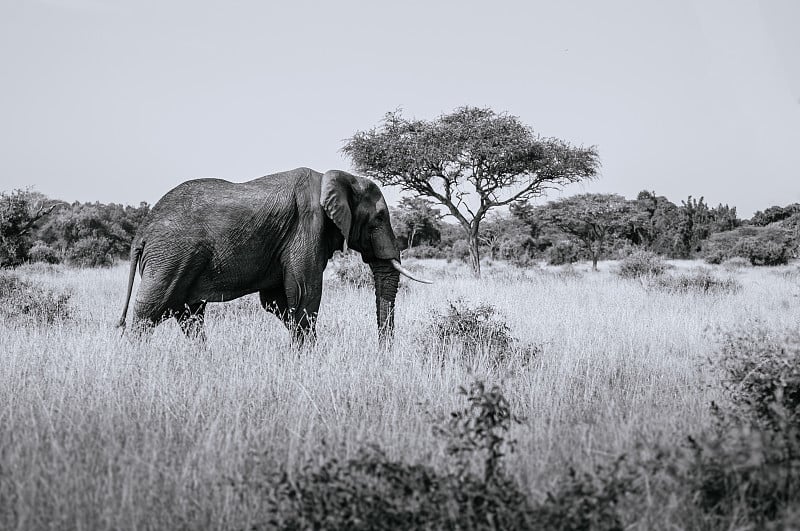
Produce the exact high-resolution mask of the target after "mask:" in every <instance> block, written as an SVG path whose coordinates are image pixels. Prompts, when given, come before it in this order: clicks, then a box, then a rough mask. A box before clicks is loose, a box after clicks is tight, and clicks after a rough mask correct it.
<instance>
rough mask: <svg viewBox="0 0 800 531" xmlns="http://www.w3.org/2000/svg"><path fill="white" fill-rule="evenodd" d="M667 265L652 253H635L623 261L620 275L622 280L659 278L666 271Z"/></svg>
mask: <svg viewBox="0 0 800 531" xmlns="http://www.w3.org/2000/svg"><path fill="white" fill-rule="evenodd" d="M666 269H667V264H666V263H664V260H663V259H662V258H661V257H660V256H659V255H657V254H655V253H652V252H650V251H634V252H633V253H631V254H630V255H628V256H627V257H626V258H625V259H623V260H622V262H621V263H620V266H619V275H620V276H621V277H622V278H642V277H657V276H660V275H662V274H663V273H664V271H666Z"/></svg>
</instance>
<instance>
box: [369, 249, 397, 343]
mask: <svg viewBox="0 0 800 531" xmlns="http://www.w3.org/2000/svg"><path fill="white" fill-rule="evenodd" d="M370 268H372V274H373V276H374V279H375V307H376V312H377V317H378V340H379V341H380V342H381V343H385V342H386V341H387V340H391V339H392V334H393V333H394V300H395V298H396V297H397V284H398V282H399V280H400V273H399V272H397V270H395V268H394V267H392V263H391V262H390V261H389V260H378V261H376V262H373V263H371V264H370Z"/></svg>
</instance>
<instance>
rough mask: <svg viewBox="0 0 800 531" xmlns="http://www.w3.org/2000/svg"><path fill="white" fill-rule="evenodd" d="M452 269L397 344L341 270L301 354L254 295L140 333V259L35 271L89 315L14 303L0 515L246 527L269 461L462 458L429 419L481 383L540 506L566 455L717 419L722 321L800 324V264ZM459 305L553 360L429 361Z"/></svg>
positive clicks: (34, 524) (3, 367)
mask: <svg viewBox="0 0 800 531" xmlns="http://www.w3.org/2000/svg"><path fill="white" fill-rule="evenodd" d="M424 265H425V267H426V268H428V269H429V270H435V269H436V268H438V267H440V266H442V264H439V263H436V262H428V263H425V264H424ZM412 267H413V266H412ZM447 267H450V268H451V271H450V272H447V273H444V274H441V275H436V276H437V283H436V284H434V285H432V286H422V285H416V284H409V285H408V286H406V287H405V288H404V289H401V290H400V292H399V294H398V301H397V311H398V315H397V319H396V321H397V330H396V337H395V341H394V344H393V346H392V347H391V348H390V349H386V350H382V349H379V348H378V346H377V338H376V335H377V334H376V330H375V324H374V295H373V294H372V293H370V291H369V290H363V289H358V288H355V287H352V286H348V285H344V284H341V283H336V282H331V283H330V284H329V285H327V287H326V291H325V294H324V296H323V302H322V309H321V315H320V318H319V322H318V327H317V328H318V334H319V339H318V341H317V342H316V344H314V345H310V346H306V347H304V348H303V349H302V350H301V351H299V352H298V351H295V350H292V349H291V348H290V344H289V336H288V333H287V332H286V330H285V329H284V328H283V326H282V325H281V324H280V322H279V321H278V320H277V319H275V318H274V317H273V316H272V315H271V314H268V313H266V312H264V311H263V310H262V309H261V308H260V307H259V306H258V303H257V299H256V298H253V297H252V296H251V297H247V298H244V299H240V300H237V301H233V302H231V303H227V304H218V305H210V306H209V309H208V312H207V323H208V338H209V339H208V342H207V344H206V345H205V346H202V345H199V344H198V343H195V342H192V341H189V340H187V339H185V338H184V337H183V335H182V334H181V333H180V331H179V329H178V327H177V325H176V324H175V323H174V322H169V323H166V324H165V325H162V326H161V327H159V328H158V329H157V331H156V333H155V334H154V335H153V337H152V338H150V339H149V340H148V341H145V342H142V343H133V342H131V341H129V340H128V339H127V338H124V337H120V336H119V331H118V330H117V329H115V328H114V323H115V322H116V320H117V319H118V317H119V312H120V310H121V306H122V297H123V294H124V288H125V280H126V275H127V265H119V266H116V267H114V268H111V269H105V270H77V269H66V268H61V267H54V268H40V269H28V270H26V269H24V268H23V269H22V270H20V271H19V272H18V274H19V275H21V276H22V277H23V278H25V279H26V280H28V281H31V282H34V283H37V284H39V285H41V286H43V287H46V288H50V289H53V290H64V291H68V292H69V293H70V294H71V298H70V303H71V319H69V320H66V321H63V322H59V323H57V324H55V325H52V326H32V325H29V324H24V323H20V322H18V321H14V320H11V319H9V318H6V317H3V316H2V314H0V528H11V529H13V528H20V529H27V528H61V529H67V528H72V529H134V528H137V529H138V528H170V529H176V528H193V529H198V528H233V529H243V528H248V527H249V526H250V525H251V524H253V523H254V522H255V521H256V520H257V515H258V507H257V504H256V503H254V500H253V499H251V498H248V497H247V496H246V495H242V493H241V491H240V489H237V488H236V485H237V484H241V481H242V478H246V477H247V476H248V474H250V473H251V471H252V470H253V469H254V467H256V466H262V465H264V464H266V465H270V464H274V465H276V466H283V467H285V469H286V470H287V471H288V473H289V474H292V473H299V471H300V469H301V467H302V466H304V464H306V463H308V462H309V460H313V459H322V458H323V456H324V455H329V456H335V457H337V458H339V459H349V458H355V457H357V456H358V455H359V454H360V452H361V451H362V449H363V448H364V446H365V445H367V444H376V445H378V446H380V448H382V451H383V452H385V453H386V455H387V458H389V459H393V460H402V461H404V462H410V463H418V464H421V465H425V466H430V467H434V468H437V467H446V466H447V459H448V458H447V448H446V445H445V444H444V443H443V442H442V440H441V438H439V437H437V436H436V435H435V434H434V432H433V430H432V428H431V421H430V419H431V418H436V417H441V416H446V415H447V414H448V413H449V412H451V411H455V410H458V409H460V408H462V407H463V403H462V401H461V400H462V399H461V397H460V396H459V395H458V393H457V390H458V388H459V386H462V385H466V384H468V383H469V382H470V381H472V380H474V379H475V378H476V377H479V378H481V379H484V380H485V381H486V382H487V385H490V384H502V387H503V389H504V392H505V396H506V398H507V399H508V401H509V404H510V406H511V407H512V408H513V411H514V412H515V413H516V414H517V415H519V416H520V417H522V418H524V419H525V420H524V422H523V423H522V424H518V425H517V424H515V425H514V426H512V427H511V432H510V434H509V437H510V438H512V439H515V440H516V441H517V446H516V452H515V453H513V454H511V455H507V456H506V457H505V459H506V467H507V470H508V471H509V473H510V474H511V475H512V476H513V478H514V479H515V481H517V482H518V483H519V484H520V485H521V486H522V488H523V489H524V490H525V492H526V493H527V494H528V495H529V496H530V497H531V498H532V499H544V498H545V497H546V494H547V493H548V492H552V491H553V489H554V488H555V487H556V486H557V485H558V484H559V482H560V481H561V480H562V478H563V477H564V475H565V474H566V472H567V470H568V469H569V467H572V468H574V469H575V470H577V471H578V472H583V471H591V470H594V469H595V467H597V466H602V465H605V464H607V463H608V460H609V459H610V458H614V457H615V456H618V455H621V454H624V453H630V452H636V451H637V448H640V447H641V445H643V444H644V445H647V444H650V443H655V442H658V443H660V444H670V443H671V442H674V443H675V444H678V443H679V442H681V441H682V440H684V439H685V435H686V434H687V433H693V432H697V431H698V430H702V429H704V428H705V427H706V426H707V425H709V424H710V423H711V422H712V418H711V413H710V410H709V404H710V403H711V402H712V400H715V399H717V397H718V394H719V392H720V391H719V386H718V385H716V383H715V376H714V374H712V371H710V370H709V369H708V368H707V367H708V364H707V363H705V361H706V360H707V358H708V356H709V355H711V354H713V353H714V352H715V351H716V349H717V347H718V344H717V343H718V339H719V338H718V334H717V331H718V330H728V329H735V328H737V327H741V326H744V325H745V324H746V323H752V322H758V323H759V326H760V327H762V328H766V329H772V330H781V329H784V328H786V327H790V326H796V323H797V322H800V304H799V303H798V300H799V299H798V297H799V296H800V287H798V284H797V282H796V281H795V280H794V277H792V276H791V275H779V274H774V273H773V272H769V271H762V270H756V269H746V270H742V271H739V272H735V273H734V275H735V276H736V278H737V279H738V280H739V281H740V283H741V289H739V290H737V291H735V292H719V293H705V292H673V291H661V290H650V289H647V287H646V286H644V285H643V284H642V283H640V282H636V281H631V280H626V279H622V278H620V277H619V276H618V275H616V274H614V272H613V271H612V270H611V268H613V265H611V266H607V270H606V271H602V272H600V273H596V274H595V273H584V272H580V271H579V272H578V273H576V274H570V275H563V274H559V273H557V272H554V271H551V270H548V269H546V268H542V269H537V270H532V271H528V272H519V271H516V272H514V271H513V270H506V269H505V268H501V267H498V268H495V269H494V270H492V269H491V268H490V270H489V271H488V272H487V273H486V275H485V277H486V278H484V279H483V280H481V281H476V280H473V279H471V278H470V277H469V275H467V274H465V272H464V271H462V270H456V269H454V268H453V266H452V265H451V266H447ZM729 274H730V273H727V272H726V275H729ZM459 297H460V298H462V299H464V300H465V301H467V302H470V301H471V302H475V303H477V302H483V303H488V304H491V305H492V306H494V307H495V308H497V309H498V310H499V311H500V312H502V315H503V316H504V318H505V319H506V323H507V324H508V326H509V329H510V331H511V334H512V335H513V336H514V337H515V338H517V339H518V340H519V341H520V342H523V343H526V344H534V345H537V346H538V347H539V348H538V350H537V355H536V357H535V359H534V360H533V361H532V362H531V363H528V364H512V365H495V364H486V365H485V366H480V365H478V366H475V364H463V363H457V362H456V361H454V360H452V359H450V358H448V357H444V358H442V357H435V356H430V355H429V353H427V351H426V349H425V348H423V344H426V343H428V342H429V339H428V338H425V337H424V336H425V335H426V334H428V333H429V330H430V326H429V322H428V321H429V319H430V316H431V315H432V314H437V313H438V314H444V313H446V310H447V308H448V307H449V301H453V300H456V299H457V298H459ZM444 347H446V345H443V348H444ZM443 360H444V361H443ZM509 367H513V369H509Z"/></svg>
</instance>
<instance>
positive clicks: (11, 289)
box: [0, 272, 70, 324]
mask: <svg viewBox="0 0 800 531" xmlns="http://www.w3.org/2000/svg"><path fill="white" fill-rule="evenodd" d="M69 299H70V295H69V294H68V293H56V292H54V291H52V290H48V289H44V288H41V287H39V286H37V285H35V284H33V283H31V282H29V281H27V280H23V279H21V278H19V277H18V276H17V275H15V274H13V273H6V272H0V314H2V315H3V316H4V317H7V318H11V319H19V320H24V321H32V322H35V323H46V324H52V323H55V322H58V321H63V320H66V319H69V317H70V307H69Z"/></svg>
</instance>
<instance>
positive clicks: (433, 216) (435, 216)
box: [392, 197, 442, 249]
mask: <svg viewBox="0 0 800 531" xmlns="http://www.w3.org/2000/svg"><path fill="white" fill-rule="evenodd" d="M441 218H442V214H441V213H440V212H439V210H437V209H436V208H433V203H431V202H430V201H429V200H427V199H424V198H422V197H404V198H402V199H401V200H400V204H399V205H398V207H397V208H396V209H394V211H393V212H392V225H393V226H394V227H393V228H394V233H395V234H396V235H397V237H398V238H401V239H402V240H403V241H404V244H405V248H406V249H411V248H412V247H413V246H414V245H419V244H421V243H424V244H427V245H436V244H438V243H439V240H441V230H440V227H439V226H440V225H441V222H440V220H441Z"/></svg>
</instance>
